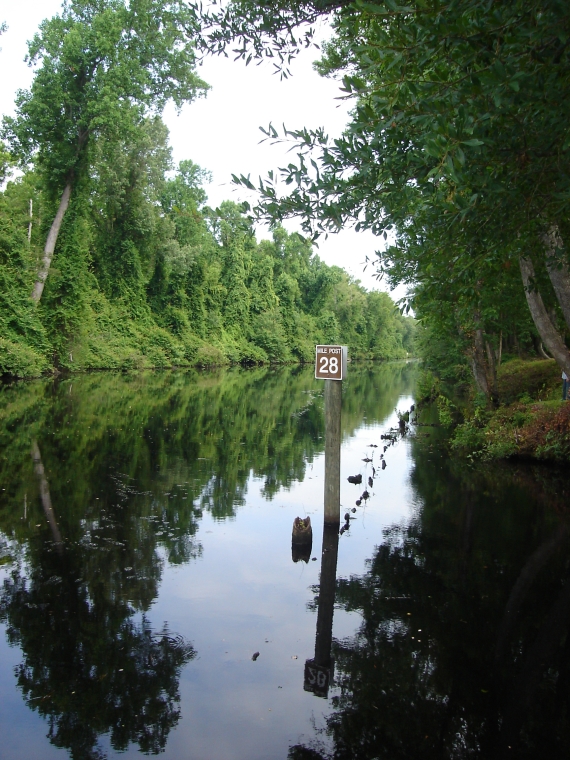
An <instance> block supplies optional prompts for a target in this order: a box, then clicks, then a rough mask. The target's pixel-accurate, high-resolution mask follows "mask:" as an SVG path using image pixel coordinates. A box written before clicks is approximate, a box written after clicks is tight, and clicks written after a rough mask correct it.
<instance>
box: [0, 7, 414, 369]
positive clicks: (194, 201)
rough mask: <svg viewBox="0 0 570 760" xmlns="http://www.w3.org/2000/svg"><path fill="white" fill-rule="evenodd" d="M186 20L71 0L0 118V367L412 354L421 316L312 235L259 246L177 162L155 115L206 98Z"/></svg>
mask: <svg viewBox="0 0 570 760" xmlns="http://www.w3.org/2000/svg"><path fill="white" fill-rule="evenodd" d="M197 33H198V32H197V26H196V20H195V17H194V14H193V13H192V12H191V11H190V10H189V9H188V7H187V6H186V5H185V4H184V3H178V2H176V1H175V0H172V1H170V0H134V1H131V2H130V3H128V4H127V3H125V2H123V0H101V1H100V2H90V1H89V0H73V2H69V3H67V4H66V5H65V6H64V9H63V11H62V14H61V16H56V17H55V18H53V19H51V20H48V21H45V22H44V23H43V24H42V25H41V27H40V31H39V32H38V34H37V35H36V37H35V38H34V39H33V40H32V42H31V43H30V52H29V56H30V60H31V61H32V62H34V63H36V64H37V71H36V74H35V78H34V81H33V84H32V87H31V89H30V90H29V91H26V92H20V93H19V94H18V96H17V100H16V106H17V110H16V116H15V117H14V118H5V119H4V127H3V136H4V139H5V147H4V148H3V149H2V153H1V156H0V159H1V161H2V173H3V174H6V173H9V171H10V165H11V164H14V163H15V162H18V164H19V166H20V168H21V169H22V170H23V174H22V175H21V176H19V177H17V178H13V179H12V180H11V181H10V182H8V183H7V185H6V186H5V189H4V191H3V192H2V193H1V194H0V278H1V282H0V372H1V373H4V374H6V373H7V374H12V375H19V376H27V375H37V374H39V373H41V372H42V371H46V370H49V369H50V368H52V367H56V368H60V369H62V368H66V369H88V368H129V367H148V366H152V367H164V366H172V365H179V366H180V365H181V366H184V365H192V364H219V363H223V362H228V361H233V362H268V361H271V362H284V361H306V360H309V359H311V358H312V354H313V351H314V344H315V343H318V342H342V343H345V344H348V345H349V347H350V353H351V355H352V356H353V357H370V358H397V357H402V356H405V355H406V353H407V352H410V351H411V350H412V331H413V325H412V320H409V319H405V318H403V317H401V316H400V314H399V313H398V312H397V310H396V308H395V307H394V304H393V302H392V301H391V300H390V298H389V297H388V296H387V295H385V294H382V293H367V292H365V291H364V289H363V288H362V287H360V286H359V284H358V283H357V282H354V281H352V280H351V279H350V278H349V277H348V275H346V273H345V272H343V271H342V270H341V269H339V268H336V267H328V266H326V265H325V264H324V263H323V262H322V261H320V259H319V258H318V257H317V256H316V255H315V254H314V253H313V250H312V245H311V243H310V242H308V241H307V240H305V239H304V238H303V237H301V236H300V235H297V234H292V235H289V234H288V233H287V232H286V231H285V230H284V229H283V228H280V227H276V228H275V230H274V233H273V239H272V240H271V241H261V242H257V241H256V239H255V235H254V232H253V228H252V225H251V223H250V221H249V220H248V219H247V218H246V217H245V216H244V214H243V213H242V211H241V209H240V207H239V206H238V205H236V204H235V203H231V202H226V203H223V204H222V205H221V206H220V208H217V209H211V208H209V207H208V206H207V205H206V194H205V192H204V189H203V187H202V186H203V184H204V183H205V181H207V179H208V175H207V172H205V171H203V170H202V169H200V168H199V167H198V166H196V165H195V164H194V163H192V162H191V161H182V162H181V163H180V165H179V166H178V167H177V168H176V170H175V169H174V167H173V166H172V162H171V157H170V150H169V146H168V133H167V130H166V127H165V126H164V124H163V122H162V121H161V118H160V113H161V111H162V109H163V108H164V106H165V104H166V103H167V102H168V101H173V102H174V103H175V104H176V105H177V106H180V105H182V104H183V103H184V102H190V101H192V100H193V99H194V98H196V97H197V96H199V95H200V94H202V93H204V91H205V90H206V89H207V85H206V84H205V83H204V82H202V81H201V80H200V79H199V78H198V77H197V76H196V74H195V63H196V58H195V37H196V35H197Z"/></svg>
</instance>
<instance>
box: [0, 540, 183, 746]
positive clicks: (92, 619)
mask: <svg viewBox="0 0 570 760" xmlns="http://www.w3.org/2000/svg"><path fill="white" fill-rule="evenodd" d="M31 549H32V552H31V555H30V561H31V565H32V568H33V569H32V570H31V572H30V574H29V576H28V577H25V576H24V574H23V571H22V569H21V568H16V569H14V571H13V572H12V576H11V578H10V580H9V581H7V582H6V583H5V586H4V589H3V591H2V595H1V597H0V619H2V621H4V622H5V623H6V625H7V633H8V639H9V641H10V643H11V644H17V645H18V646H19V647H20V648H21V650H22V652H23V656H24V660H23V662H22V664H21V665H20V666H19V667H18V669H17V678H18V685H19V687H20V688H21V690H22V692H23V694H24V696H25V698H26V701H27V704H28V705H29V706H30V707H31V708H33V709H36V710H38V712H39V713H40V714H41V715H43V716H44V717H46V718H47V719H48V721H49V738H50V740H51V741H52V742H53V743H54V744H55V745H56V746H58V747H64V748H67V749H69V751H70V754H71V757H73V758H77V759H78V760H79V758H81V759H83V758H89V757H92V758H99V757H103V755H102V753H101V751H100V750H99V749H98V746H97V744H98V737H99V736H100V735H102V734H106V733H109V734H110V740H111V744H112V746H113V747H114V749H116V750H125V749H127V747H128V745H129V743H131V742H134V743H136V744H138V746H139V747H140V749H141V750H142V751H143V752H152V753H156V752H159V751H161V750H162V749H163V748H164V746H165V745H166V740H167V737H168V733H169V731H170V729H171V728H172V727H173V726H174V725H176V723H177V722H178V719H179V717H180V712H179V707H178V702H179V695H178V681H179V676H180V671H181V669H182V667H183V665H184V664H185V663H186V662H188V661H189V660H190V659H192V658H193V657H194V651H193V649H192V647H191V646H189V645H188V644H186V643H184V642H183V641H181V640H178V639H176V638H173V637H172V636H170V635H169V633H168V631H166V630H164V631H162V632H160V633H158V634H157V633H154V632H153V631H152V630H151V628H150V626H149V624H148V621H147V620H146V619H145V617H144V614H142V615H141V614H139V615H138V616H137V617H136V618H135V612H136V610H135V608H134V606H133V605H132V604H131V603H129V602H128V601H127V599H126V598H125V596H123V595H122V594H116V593H115V591H116V589H113V588H109V587H103V584H100V585H98V586H97V585H93V584H90V583H89V582H88V581H87V580H86V579H85V578H82V577H81V574H85V570H86V569H87V568H86V567H85V566H84V564H83V552H82V550H81V548H80V547H78V548H76V549H75V550H69V549H68V550H67V551H66V552H65V553H64V554H63V555H59V554H57V553H55V552H54V551H53V549H52V547H51V546H50V545H49V544H41V545H37V544H36V545H35V546H33V547H31ZM126 583H127V584H128V581H126Z"/></svg>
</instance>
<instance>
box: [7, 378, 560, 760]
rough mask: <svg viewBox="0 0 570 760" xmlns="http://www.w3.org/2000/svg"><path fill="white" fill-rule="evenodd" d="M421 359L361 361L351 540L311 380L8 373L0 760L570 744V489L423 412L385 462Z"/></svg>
mask: <svg viewBox="0 0 570 760" xmlns="http://www.w3.org/2000/svg"><path fill="white" fill-rule="evenodd" d="M415 372H416V368H415V365H414V364H390V365H381V366H374V367H354V366H351V368H350V377H349V380H348V381H347V382H346V383H345V388H344V407H343V432H344V444H343V454H342V456H343V460H342V473H343V483H342V490H341V500H342V504H343V510H342V514H344V512H345V510H346V509H349V508H352V507H353V506H354V504H355V500H356V499H357V498H358V497H359V496H360V495H361V493H362V491H363V490H364V489H365V488H366V489H367V490H368V492H369V494H370V497H369V498H368V499H365V500H363V501H362V504H361V505H360V506H359V507H357V508H356V512H355V513H354V514H353V515H352V513H351V515H352V516H353V517H354V518H355V519H354V520H352V521H351V525H350V529H349V530H347V531H345V532H343V534H342V535H341V536H340V537H339V536H338V534H337V533H336V532H335V533H334V534H333V535H330V534H325V535H324V536H323V524H322V515H321V511H322V489H323V482H322V478H323V445H324V440H323V409H322V384H321V383H320V382H318V381H315V380H313V378H312V374H311V371H310V370H309V369H299V368H293V369H291V368H284V369H279V370H266V369H253V370H248V371H246V370H230V371H223V372H219V373H214V374H188V373H180V374H177V373H149V374H142V375H140V374H139V375H133V376H129V375H113V374H97V375H87V376H83V377H75V378H73V379H72V380H60V381H57V382H53V381H45V382H43V381H42V382H34V383H28V384H17V385H13V386H5V387H3V388H1V389H0V488H1V490H0V558H1V559H0V561H1V563H2V564H1V565H0V580H1V581H2V584H3V585H2V587H1V591H0V627H1V628H2V632H1V638H0V737H1V739H0V757H1V758H3V759H5V760H12V759H13V758H18V759H21V758H32V759H33V758H42V759H43V758H45V759H46V760H48V759H49V758H56V757H57V758H65V757H72V758H77V759H79V760H82V759H83V758H104V757H109V758H111V757H115V756H118V755H119V754H121V755H122V756H126V757H139V756H140V755H141V754H155V753H161V754H162V756H163V757H165V758H175V759H176V760H179V759H181V758H188V759H192V760H217V759H218V758H219V759H220V760H226V759H228V760H234V759H235V760H268V759H269V760H271V759H273V758H275V759H276V760H277V759H278V758H279V759H283V760H286V758H291V760H293V759H299V760H300V759H302V758H312V759H313V760H317V759H318V758H325V757H326V758H329V757H334V758H347V760H348V758H366V759H367V760H373V758H470V757H484V758H503V757H509V756H510V757H517V758H534V757H550V758H553V757H554V758H555V757H567V756H568V747H569V745H570V730H569V728H570V725H569V717H568V709H569V700H568V696H569V688H570V637H569V636H568V632H569V626H570V578H569V572H570V568H569V562H568V558H569V551H568V550H569V532H568V519H567V514H568V507H569V506H570V505H569V501H568V496H569V492H570V484H569V481H568V479H567V477H566V476H565V475H564V474H562V473H560V472H557V471H554V470H550V469H544V468H532V467H529V466H526V467H523V466H517V467H514V466H506V465H502V466H488V465H485V466H467V465H466V464H465V463H459V462H454V461H452V460H450V459H449V458H448V457H447V456H446V454H445V451H444V448H443V446H442V445H441V438H442V430H441V428H438V427H429V426H427V425H426V426H421V427H415V428H412V431H411V433H410V434H409V435H406V436H405V437H403V438H402V439H400V440H398V442H397V443H395V444H394V445H393V446H390V447H389V448H388V450H387V451H386V453H385V460H386V462H387V467H386V469H384V470H382V468H381V466H380V455H381V454H382V453H383V445H384V444H386V441H384V440H381V439H380V435H381V434H383V433H385V432H386V431H388V429H389V428H390V427H393V426H395V425H397V418H396V415H395V413H394V410H395V408H399V409H402V410H404V409H407V408H409V406H410V404H411V403H412V401H413V389H414V379H415ZM430 414H431V413H430V412H429V411H425V412H422V417H421V421H423V422H425V423H429V422H433V421H434V419H433V418H432V416H430ZM371 444H376V445H377V446H378V448H374V447H373V446H371ZM365 458H371V459H372V460H373V461H372V462H368V463H367V462H364V461H363V459H365ZM373 467H374V468H375V474H374V477H373V481H372V482H373V485H372V486H367V485H366V482H367V479H368V477H372V476H373V470H372V468H373ZM357 473H362V475H363V477H364V481H363V485H361V486H357V485H351V484H349V483H348V482H347V481H346V477H347V476H348V475H353V474H357ZM309 515H310V517H311V520H312V525H313V545H312V550H311V551H310V552H309V554H308V556H307V559H308V562H304V561H302V560H300V561H298V562H293V561H292V552H291V528H292V523H293V519H294V518H295V517H296V516H300V517H306V516H309ZM323 546H324V548H325V549H326V551H324V552H322V551H321V549H322V548H323ZM313 557H314V558H316V560H315V561H313V560H312V558H313ZM319 583H320V585H319ZM333 605H334V618H333V617H332V613H333ZM331 623H332V632H331ZM316 634H317V635H316ZM331 647H332V650H331ZM329 652H330V653H331V655H332V658H333V660H334V672H333V675H332V680H331V683H330V684H328V683H327V676H326V672H325V669H324V668H319V667H316V665H315V661H316V663H317V665H318V663H319V662H324V661H325V660H326V659H327V657H328V655H329ZM255 653H259V655H258V656H257V657H255V659H252V658H253V656H254V655H255ZM306 660H310V661H311V662H309V668H308V669H307V670H306V669H305V661H306ZM327 687H328V688H327Z"/></svg>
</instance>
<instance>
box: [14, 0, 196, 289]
mask: <svg viewBox="0 0 570 760" xmlns="http://www.w3.org/2000/svg"><path fill="white" fill-rule="evenodd" d="M195 31H196V28H195V25H194V15H193V13H192V12H191V11H190V10H189V9H188V7H187V6H186V5H185V4H184V3H183V2H179V0H131V1H130V2H128V3H127V2H125V0H69V1H68V2H66V3H65V4H64V7H63V11H62V13H61V16H56V17H54V18H53V19H50V20H46V21H44V22H43V23H42V25H41V27H40V31H39V32H38V33H37V34H36V35H35V37H34V38H33V40H32V41H31V43H30V45H29V53H28V60H29V62H30V63H31V64H34V63H40V67H39V68H38V70H37V72H36V74H35V77H34V81H33V83H32V86H31V89H30V90H29V91H20V92H19V94H18V97H17V99H16V116H15V118H5V119H4V135H5V137H6V138H7V139H8V142H9V145H10V148H11V150H12V152H13V153H14V155H16V156H18V157H19V159H20V161H21V162H22V164H24V165H27V164H28V163H29V162H30V161H31V160H32V159H34V160H35V162H36V166H37V167H38V169H39V170H40V171H41V173H42V175H43V179H44V182H45V187H46V191H47V193H48V196H49V199H50V201H51V202H52V203H53V204H54V211H55V214H54V216H53V221H52V224H51V227H50V228H49V232H48V235H47V239H46V242H45V246H44V251H43V257H42V262H41V265H40V268H39V271H38V274H37V278H36V281H35V283H34V288H33V293H32V298H33V300H34V301H36V302H37V301H39V300H40V298H41V296H42V292H43V289H44V285H45V281H46V278H47V276H48V272H49V268H50V265H51V260H52V257H53V254H54V250H55V245H56V243H57V239H58V235H59V231H60V228H61V224H62V221H63V218H64V215H65V213H66V211H67V208H68V205H69V202H70V198H71V195H72V192H73V191H74V189H76V188H77V187H78V186H81V185H82V184H84V183H85V181H86V180H87V178H88V177H89V170H90V151H89V148H90V146H91V144H92V143H93V142H94V141H96V139H97V138H104V139H105V140H107V141H112V140H113V139H115V140H121V139H124V138H125V135H127V134H129V133H131V132H132V131H133V130H134V129H136V127H137V125H138V124H139V123H140V120H141V118H142V117H143V116H144V115H145V114H146V113H148V112H156V113H160V112H161V110H162V109H163V108H164V106H165V105H166V103H167V102H168V101H170V100H172V101H174V103H175V104H176V105H177V106H178V107H180V106H182V104H183V103H185V102H188V101H191V100H193V99H194V98H195V97H196V96H197V95H199V94H200V93H202V92H204V91H205V90H206V87H207V86H206V85H205V83H204V82H203V81H202V80H201V79H200V78H199V77H198V76H197V75H196V73H195V51H194V42H193V36H194V32H195ZM55 209H57V210H55Z"/></svg>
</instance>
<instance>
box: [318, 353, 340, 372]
mask: <svg viewBox="0 0 570 760" xmlns="http://www.w3.org/2000/svg"><path fill="white" fill-rule="evenodd" d="M319 364H320V367H319V372H322V373H325V372H326V373H329V372H330V374H331V375H337V374H338V357H336V356H331V357H329V356H320V357H319Z"/></svg>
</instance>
